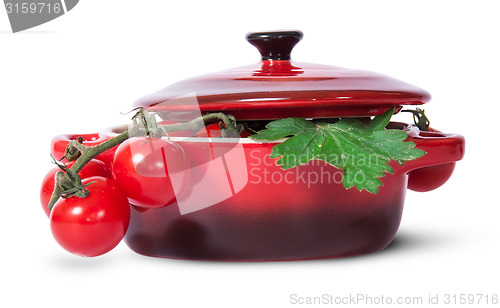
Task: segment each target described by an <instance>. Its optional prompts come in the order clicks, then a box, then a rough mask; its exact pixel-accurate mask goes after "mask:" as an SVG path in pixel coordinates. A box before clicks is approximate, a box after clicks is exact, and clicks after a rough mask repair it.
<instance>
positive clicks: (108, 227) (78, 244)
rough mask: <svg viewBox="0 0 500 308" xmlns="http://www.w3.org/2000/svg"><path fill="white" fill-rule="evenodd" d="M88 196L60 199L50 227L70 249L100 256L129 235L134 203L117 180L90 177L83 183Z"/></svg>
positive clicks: (59, 240)
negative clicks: (121, 188)
mask: <svg viewBox="0 0 500 308" xmlns="http://www.w3.org/2000/svg"><path fill="white" fill-rule="evenodd" d="M90 182H95V183H92V184H90V185H89V186H87V187H86V189H87V190H88V191H89V195H88V196H87V197H86V198H77V197H69V198H66V199H63V198H61V199H59V200H58V201H57V202H56V204H55V205H54V208H53V209H52V211H51V213H50V229H51V231H52V235H53V236H54V238H55V239H56V241H57V242H58V243H59V245H61V246H62V247H63V248H64V249H66V250H67V251H69V252H71V253H73V254H76V255H80V256H84V257H96V256H99V255H102V254H105V253H106V252H108V251H110V250H111V249H113V248H114V247H116V245H118V243H120V241H121V240H122V238H123V237H124V236H125V233H126V232H127V228H128V224H129V220H130V205H129V203H128V200H127V197H125V194H124V193H123V192H122V191H121V190H120V189H119V188H118V187H117V186H116V185H114V183H113V181H111V180H110V179H107V178H103V177H98V176H96V177H90V178H87V179H85V180H83V181H82V183H83V184H87V183H90Z"/></svg>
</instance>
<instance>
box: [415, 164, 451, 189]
mask: <svg viewBox="0 0 500 308" xmlns="http://www.w3.org/2000/svg"><path fill="white" fill-rule="evenodd" d="M454 169H455V163H454V162H453V163H446V164H440V165H434V166H428V167H423V168H419V169H416V170H413V171H411V172H410V173H408V188H409V189H411V190H413V191H419V192H425V191H431V190H433V189H436V188H438V187H440V186H441V185H443V184H444V183H446V181H448V179H449V178H450V177H451V174H452V173H453V170H454Z"/></svg>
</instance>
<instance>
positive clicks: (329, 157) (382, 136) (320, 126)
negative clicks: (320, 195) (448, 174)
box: [251, 108, 425, 194]
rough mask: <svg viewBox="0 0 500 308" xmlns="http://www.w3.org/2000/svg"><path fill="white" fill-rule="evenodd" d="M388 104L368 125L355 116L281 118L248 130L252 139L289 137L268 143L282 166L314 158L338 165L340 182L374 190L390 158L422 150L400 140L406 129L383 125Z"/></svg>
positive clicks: (401, 161) (387, 117) (415, 154)
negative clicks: (333, 120)
mask: <svg viewBox="0 0 500 308" xmlns="http://www.w3.org/2000/svg"><path fill="white" fill-rule="evenodd" d="M393 113H394V108H392V109H390V110H388V111H387V112H385V113H383V114H381V115H378V116H376V117H375V118H374V119H373V120H371V122H370V123H369V124H368V125H364V124H363V123H362V122H360V121H359V120H357V119H355V118H346V119H341V120H339V121H338V122H336V123H333V124H331V123H324V122H316V121H315V122H312V121H308V120H305V119H300V118H287V119H281V120H276V121H273V122H270V123H269V124H268V125H267V126H266V129H264V130H261V131H259V132H258V133H257V134H255V135H252V136H251V138H252V139H254V140H277V139H281V138H285V137H289V138H288V139H286V140H285V141H283V142H282V143H278V144H276V145H275V146H274V147H273V151H272V153H271V158H278V160H277V161H276V162H277V164H278V165H279V166H280V167H281V168H282V169H285V170H286V169H290V168H294V167H297V166H300V165H303V164H306V163H308V162H309V161H311V160H314V159H318V160H323V161H325V162H327V163H328V164H330V165H332V166H334V167H336V168H338V169H341V170H344V177H343V184H344V187H345V188H347V189H349V188H352V187H354V186H356V188H357V189H358V190H360V191H362V190H364V189H366V190H367V191H368V192H370V193H374V194H375V193H377V192H378V190H379V188H380V186H382V185H383V183H382V181H381V180H380V179H379V178H381V177H383V176H384V175H385V173H393V170H392V168H391V166H390V165H389V164H388V163H389V162H390V161H391V160H394V161H396V162H397V163H398V164H400V165H404V163H405V161H409V160H414V159H417V158H419V157H422V156H424V155H425V151H422V150H420V149H417V148H415V143H414V142H411V141H404V140H405V139H406V138H407V137H408V134H407V133H406V132H405V131H402V130H399V129H385V127H386V126H387V124H388V123H389V121H390V118H391V116H392V114H393Z"/></svg>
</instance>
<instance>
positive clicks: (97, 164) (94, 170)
mask: <svg viewBox="0 0 500 308" xmlns="http://www.w3.org/2000/svg"><path fill="white" fill-rule="evenodd" d="M73 164H74V162H70V163H68V164H66V166H67V167H68V168H71V166H73ZM60 170H61V169H60V168H59V167H54V168H53V169H52V170H50V171H49V172H48V173H47V175H45V178H44V179H43V181H42V187H41V189H40V203H41V204H42V208H43V210H44V212H45V214H47V217H49V215H50V212H49V208H48V205H49V201H50V197H51V196H52V192H53V191H54V183H55V181H54V176H55V174H56V172H57V171H60ZM78 175H79V176H80V177H81V178H82V179H85V178H89V177H91V176H102V177H105V178H108V179H111V171H110V170H109V169H108V168H107V167H106V165H105V164H104V163H103V162H102V161H100V160H97V159H92V160H91V161H90V162H88V163H87V164H86V165H85V167H83V169H82V171H80V173H78Z"/></svg>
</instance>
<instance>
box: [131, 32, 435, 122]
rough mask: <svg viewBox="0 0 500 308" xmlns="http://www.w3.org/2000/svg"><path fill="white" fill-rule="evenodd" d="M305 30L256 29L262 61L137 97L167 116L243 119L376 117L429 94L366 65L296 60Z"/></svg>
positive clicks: (416, 102) (139, 102)
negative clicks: (220, 114)
mask: <svg viewBox="0 0 500 308" xmlns="http://www.w3.org/2000/svg"><path fill="white" fill-rule="evenodd" d="M301 39H302V32H300V31H279V32H268V33H251V34H249V35H247V40H248V41H249V42H250V43H251V44H252V45H254V46H255V47H257V49H258V50H259V52H260V53H261V56H262V61H261V62H259V63H256V64H252V65H248V66H242V67H237V68H233V69H229V70H225V71H222V72H218V73H211V74H207V75H202V76H199V77H195V78H190V79H186V80H183V81H179V82H177V83H175V84H172V85H170V86H168V87H166V88H164V89H162V90H160V91H158V92H156V93H153V94H151V95H148V96H146V97H144V98H141V99H139V100H137V101H136V102H135V104H134V106H135V107H138V106H142V107H147V108H149V109H151V110H155V111H159V112H163V113H164V114H165V117H170V118H174V119H178V120H190V119H193V118H195V117H196V116H198V115H199V113H200V111H201V113H207V112H225V113H228V114H232V115H234V116H235V117H236V118H237V119H238V120H241V121H243V120H264V119H280V118H288V117H300V118H334V117H346V116H351V117H352V116H356V117H360V116H374V115H377V114H381V113H383V112H384V111H386V110H388V109H390V108H391V107H392V106H396V110H399V109H400V108H401V106H402V105H421V104H423V103H425V102H427V101H429V99H430V94H429V93H428V92H426V91H425V90H422V89H420V88H417V87H415V86H413V85H410V84H408V83H405V82H403V81H400V80H397V79H394V78H391V77H388V76H385V75H381V74H377V73H373V72H367V71H361V70H352V69H346V68H341V67H336V66H328V65H321V64H311V63H302V62H294V61H291V59H290V53H291V51H292V48H293V47H294V46H295V44H297V43H298V42H299V41H300V40H301Z"/></svg>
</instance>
